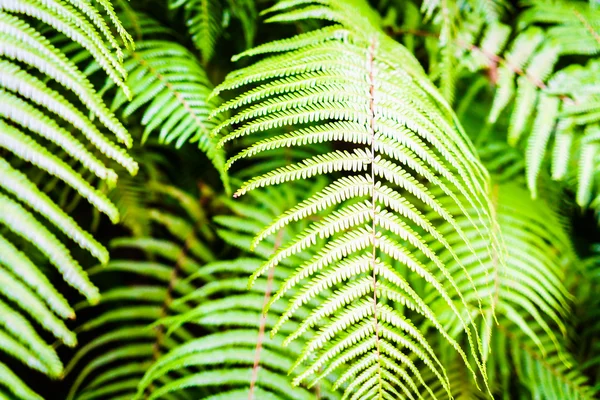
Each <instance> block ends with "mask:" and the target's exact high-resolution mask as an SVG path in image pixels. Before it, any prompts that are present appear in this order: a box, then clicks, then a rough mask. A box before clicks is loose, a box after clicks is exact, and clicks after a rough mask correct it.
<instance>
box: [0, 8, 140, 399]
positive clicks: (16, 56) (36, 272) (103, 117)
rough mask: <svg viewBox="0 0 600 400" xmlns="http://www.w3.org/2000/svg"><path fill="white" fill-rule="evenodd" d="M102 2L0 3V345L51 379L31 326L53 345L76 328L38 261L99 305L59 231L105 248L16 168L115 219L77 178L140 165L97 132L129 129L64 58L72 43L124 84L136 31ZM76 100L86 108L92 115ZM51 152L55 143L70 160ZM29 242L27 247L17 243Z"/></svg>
mask: <svg viewBox="0 0 600 400" xmlns="http://www.w3.org/2000/svg"><path fill="white" fill-rule="evenodd" d="M99 5H100V7H98V8H97V7H96V6H95V5H91V4H90V3H89V2H85V1H79V0H69V1H55V0H42V1H32V0H24V1H10V0H5V1H0V58H1V59H0V137H1V138H0V147H2V148H3V150H4V154H3V155H4V159H2V160H0V169H1V170H2V173H1V178H0V188H1V189H2V193H0V202H1V203H2V206H1V208H2V213H1V214H2V215H1V217H0V220H1V221H0V224H2V225H3V230H2V232H0V252H1V253H2V255H0V276H1V279H2V290H1V292H0V294H1V296H0V297H1V299H0V304H1V307H2V309H3V311H2V315H3V317H2V327H1V328H0V337H1V340H2V343H3V344H2V346H0V349H2V352H3V353H5V354H8V355H9V356H12V357H13V358H15V359H17V360H18V361H19V362H21V363H23V364H25V365H28V366H29V367H31V368H33V369H36V370H38V371H40V372H42V373H44V374H46V375H48V376H49V377H51V378H59V377H61V376H62V373H63V365H62V363H61V362H60V360H59V359H58V356H57V354H56V351H55V349H54V348H53V347H52V346H51V345H50V344H49V343H47V340H48V339H49V336H46V335H40V334H39V333H38V332H37V331H36V328H35V327H34V325H33V323H35V325H36V326H37V325H39V326H41V327H42V328H44V330H46V331H48V332H49V333H50V335H51V336H53V337H54V338H55V339H57V340H58V343H64V344H66V345H68V346H74V345H75V344H76V339H75V335H74V333H73V332H71V331H69V330H68V329H67V328H66V326H65V324H64V322H63V319H65V318H74V311H73V309H72V308H71V307H70V306H69V304H68V303H67V301H66V300H65V299H64V297H63V296H62V295H61V294H60V293H59V292H58V291H57V290H56V289H55V288H54V287H53V284H52V283H51V282H50V281H49V280H48V279H47V278H46V277H45V274H44V273H43V272H42V268H41V266H42V265H43V264H44V263H45V262H46V261H48V262H49V263H50V264H52V265H53V266H54V267H55V268H56V270H57V271H58V272H59V273H60V275H62V277H63V279H64V280H65V281H66V282H67V283H68V284H69V285H71V286H72V287H74V288H75V289H77V290H78V291H79V292H80V293H81V294H82V295H83V296H84V297H85V298H86V299H87V300H88V301H89V302H90V303H96V302H98V299H99V294H98V289H97V288H96V287H95V286H94V285H93V284H92V283H91V281H90V280H89V278H88V276H87V274H86V273H85V272H84V271H83V269H82V267H81V266H80V264H79V262H78V261H77V260H76V259H75V258H74V257H73V255H72V254H71V252H70V251H69V250H68V246H67V245H66V243H63V240H64V238H65V237H66V238H69V239H71V240H73V241H74V242H75V243H77V244H78V245H79V246H80V247H82V248H83V249H85V250H87V251H89V252H90V253H91V254H92V256H94V257H95V258H97V259H98V260H99V261H100V262H102V263H106V262H107V260H108V252H107V251H106V249H105V248H104V247H103V246H102V245H101V244H100V243H99V242H98V241H96V240H95V239H94V238H93V237H92V236H91V235H90V234H89V233H87V232H86V231H84V230H83V229H82V228H81V227H80V226H79V225H78V224H77V223H76V222H75V221H74V220H73V218H72V217H71V216H70V215H69V214H68V213H67V212H66V211H65V210H64V209H63V208H62V207H60V206H59V205H58V204H57V203H55V201H54V200H53V199H52V198H53V196H52V195H48V194H47V193H45V191H44V190H43V189H40V186H38V185H36V184H35V183H34V182H33V181H32V180H31V177H30V176H29V175H26V174H25V173H23V172H21V171H20V168H21V165H23V164H27V163H28V164H31V165H33V166H35V167H37V169H39V171H41V172H42V173H44V174H46V176H47V174H50V175H52V176H53V177H55V179H56V180H57V181H62V182H64V183H65V184H66V185H67V187H70V188H72V189H74V190H75V191H77V192H78V193H79V194H80V195H81V196H82V197H83V198H85V199H87V200H88V201H89V202H90V203H91V204H92V205H93V206H94V207H95V208H96V209H97V210H99V211H101V212H103V213H105V214H107V215H108V216H109V217H110V219H111V220H112V221H113V222H116V221H117V220H118V212H117V210H116V208H115V207H114V205H113V204H112V203H111V202H110V201H109V200H108V199H107V198H106V196H105V195H104V194H103V193H102V192H101V191H100V190H98V189H97V188H95V187H94V186H92V185H91V184H89V183H88V181H87V180H86V178H84V175H87V174H88V173H89V174H91V175H92V176H95V177H97V178H98V179H100V180H101V181H104V182H106V184H107V185H109V186H114V184H115V182H116V180H117V174H116V173H115V171H114V170H113V169H112V168H109V167H108V166H107V165H106V163H105V161H104V159H103V158H104V157H103V156H106V157H108V158H110V159H113V160H115V161H116V162H117V163H118V164H120V165H121V166H123V167H124V168H125V169H126V170H127V171H129V172H130V173H135V172H136V171H137V164H136V162H135V161H134V160H133V159H132V158H131V157H130V156H129V155H128V154H127V153H126V152H125V151H124V150H123V149H122V148H121V147H120V146H118V145H116V144H115V143H113V142H112V140H110V139H109V138H108V137H107V136H106V134H104V133H102V132H101V131H102V130H104V129H106V130H107V131H109V132H111V133H112V134H114V135H115V137H116V138H117V140H118V141H119V142H122V143H124V144H125V145H126V146H130V145H131V137H130V136H129V134H128V132H127V131H126V129H125V128H124V127H123V125H121V124H120V123H119V122H118V121H117V119H116V118H115V117H114V115H113V114H112V113H111V112H110V111H109V110H108V108H107V107H106V105H105V104H104V103H103V101H102V99H101V97H100V95H98V93H97V92H96V90H95V89H94V87H93V85H92V84H91V82H90V81H89V80H88V79H87V77H86V76H85V74H84V73H83V72H82V71H81V70H80V69H79V68H78V67H77V65H76V64H75V63H74V62H73V61H72V60H70V59H69V58H68V57H67V55H66V51H67V48H68V46H69V45H73V44H76V45H77V46H80V47H81V48H82V49H84V51H85V52H87V53H88V54H89V55H90V57H92V58H93V59H94V60H95V61H96V62H97V63H98V65H99V66H100V68H101V70H102V71H103V72H104V73H105V74H106V75H107V76H108V78H109V79H112V80H113V81H114V83H115V84H116V85H119V86H120V87H122V88H123V90H125V91H128V88H127V86H126V85H125V77H126V71H125V69H124V68H123V65H122V63H121V61H122V52H123V46H124V47H126V48H131V47H132V41H131V37H130V36H129V35H128V34H127V32H126V31H125V29H124V28H123V27H122V25H121V23H120V21H119V20H118V19H117V18H116V17H115V14H114V10H113V9H112V5H111V4H110V3H109V2H107V1H105V0H102V1H101V2H99ZM105 18H108V20H110V21H111V22H110V23H107V22H106V21H105ZM113 28H114V29H115V30H116V32H117V34H116V36H115V34H113V31H112V30H111V29H113ZM61 35H62V36H64V37H65V38H66V41H65V42H63V44H61V43H59V42H56V41H55V40H54V39H55V38H56V37H58V36H61ZM121 43H123V44H121ZM81 109H87V110H89V116H86V115H85V114H84V112H82V111H80V110H81ZM95 120H96V121H95ZM88 144H89V145H90V146H88ZM50 149H58V151H59V152H60V153H61V154H64V156H65V158H64V159H62V158H60V157H58V156H57V155H56V154H53V153H52V151H51V150H50ZM91 149H92V150H91ZM95 150H98V151H97V152H96V151H95ZM98 154H100V155H101V156H98ZM23 161H24V162H25V163H23ZM56 231H59V232H60V234H58V233H57V232H56ZM55 232H56V233H55ZM27 243H29V244H30V245H29V246H28V247H27V248H28V249H30V250H33V252H31V251H27V252H25V251H21V250H19V248H20V246H21V244H27ZM40 255H41V257H40ZM34 260H35V261H34ZM40 264H41V265H40ZM5 299H7V300H8V301H9V303H7V302H5ZM9 365H10V364H9ZM7 368H8V367H7V366H6V365H5V364H3V363H2V364H1V367H0V369H1V370H2V372H1V373H0V374H1V375H2V376H1V377H0V382H1V383H0V386H2V387H3V390H4V389H8V393H9V394H10V398H18V399H31V398H39V396H37V395H36V394H34V393H33V392H32V391H31V390H29V389H28V388H27V387H26V385H25V384H24V383H23V382H22V381H21V380H20V378H18V377H17V376H16V375H15V374H14V373H12V372H11V371H9V370H8V369H7ZM5 394H6V392H5V391H3V392H2V395H3V396H4V395H5Z"/></svg>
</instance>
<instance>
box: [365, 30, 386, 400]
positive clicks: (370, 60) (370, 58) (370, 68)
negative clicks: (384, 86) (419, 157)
mask: <svg viewBox="0 0 600 400" xmlns="http://www.w3.org/2000/svg"><path fill="white" fill-rule="evenodd" d="M376 48H377V37H375V36H374V37H373V38H372V39H371V45H370V46H369V50H368V52H367V73H368V79H369V110H370V112H369V133H370V134H371V152H370V156H371V168H370V169H371V184H372V185H373V187H372V189H371V213H372V215H373V217H372V218H371V235H372V237H371V246H372V247H373V250H372V254H371V268H372V270H373V324H374V328H375V329H374V331H375V346H376V351H377V353H376V354H377V375H378V380H379V387H380V388H381V386H382V384H383V382H382V378H381V352H380V348H379V321H378V319H377V272H376V271H377V269H376V268H375V264H376V262H377V246H376V244H375V241H376V240H377V238H376V228H377V226H376V224H375V221H376V218H375V212H376V208H375V204H377V202H376V199H375V193H376V188H375V168H374V164H375V71H374V58H375V49H376ZM379 398H380V399H381V398H382V392H381V391H380V392H379Z"/></svg>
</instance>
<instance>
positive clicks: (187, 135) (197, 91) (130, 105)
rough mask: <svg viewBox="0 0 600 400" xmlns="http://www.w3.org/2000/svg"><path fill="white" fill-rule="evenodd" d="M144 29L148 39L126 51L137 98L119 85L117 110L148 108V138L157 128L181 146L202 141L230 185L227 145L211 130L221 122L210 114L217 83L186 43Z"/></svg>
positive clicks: (167, 139)
mask: <svg viewBox="0 0 600 400" xmlns="http://www.w3.org/2000/svg"><path fill="white" fill-rule="evenodd" d="M138 16H139V18H140V19H141V20H150V21H151V19H150V18H148V17H146V16H144V15H143V14H139V15H138ZM147 23H149V22H147ZM154 24H156V25H159V24H158V23H156V22H155V23H154ZM150 26H154V25H150ZM141 33H142V35H144V40H140V41H138V42H137V43H136V49H135V50H134V51H128V52H126V54H125V62H124V66H125V69H126V71H127V73H128V76H129V78H128V79H127V85H128V87H129V88H130V90H131V93H132V100H131V102H128V101H127V97H126V93H125V92H123V91H118V92H116V94H114V96H113V98H112V103H111V110H112V111H117V110H119V109H121V110H122V118H123V119H125V120H127V119H129V118H131V116H132V115H134V114H135V113H136V112H137V111H141V110H143V113H142V117H141V124H142V126H144V127H145V128H144V132H143V135H142V143H144V142H146V140H147V139H148V137H149V136H150V135H151V134H152V133H153V132H155V131H158V133H159V135H158V139H159V141H160V142H162V143H174V144H175V146H176V147H181V146H182V145H183V144H185V143H187V142H188V141H189V142H197V143H198V147H199V148H200V150H202V151H203V152H204V153H206V154H207V156H208V158H209V159H210V160H211V161H212V162H213V164H214V165H215V167H216V168H217V170H218V171H219V172H220V174H221V179H222V181H223V184H224V185H225V187H228V185H229V183H228V177H227V174H226V173H225V170H224V163H225V160H224V158H225V157H224V154H223V151H222V150H221V149H219V148H217V146H216V141H215V140H214V139H213V138H211V137H210V135H209V132H210V131H211V130H212V129H213V127H214V125H215V122H211V121H208V119H207V117H208V115H209V114H210V113H211V112H212V111H213V110H214V109H215V108H216V107H217V105H218V104H219V101H218V99H208V97H209V95H210V93H211V91H212V84H211V82H210V80H209V79H208V76H207V75H206V72H205V71H204V69H203V67H202V66H201V65H200V63H199V62H198V60H197V59H196V57H195V56H194V55H193V54H192V53H191V52H190V51H189V50H188V49H186V48H185V47H184V46H183V45H181V44H179V43H177V42H176V41H170V40H163V39H162V38H164V34H161V35H158V34H154V33H153V30H150V31H149V32H145V31H144V28H141ZM153 37H157V39H153ZM158 37H160V38H161V39H158ZM112 86H113V83H112V82H111V81H107V84H106V85H105V86H104V88H103V89H102V91H103V92H107V91H109V90H110V88H111V87H112ZM111 93H112V92H111Z"/></svg>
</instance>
